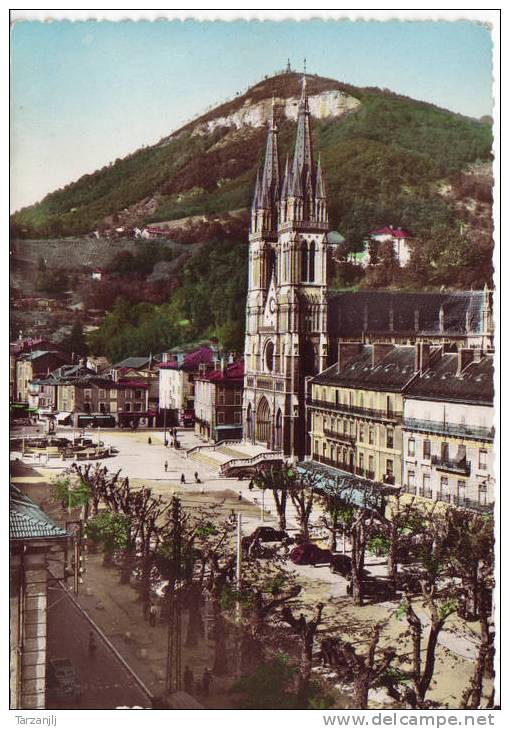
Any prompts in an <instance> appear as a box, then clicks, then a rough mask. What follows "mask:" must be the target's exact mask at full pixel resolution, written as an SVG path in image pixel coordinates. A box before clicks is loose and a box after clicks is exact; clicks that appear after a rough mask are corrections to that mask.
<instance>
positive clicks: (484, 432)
mask: <svg viewBox="0 0 510 729" xmlns="http://www.w3.org/2000/svg"><path fill="white" fill-rule="evenodd" d="M403 425H404V427H405V428H407V430H413V431H419V432H422V433H438V434H440V435H451V436H456V437H460V438H472V439H474V440H483V441H487V442H492V441H493V440H494V428H485V427H482V426H481V425H468V424H463V423H448V422H440V421H436V420H419V419H417V418H404V421H403Z"/></svg>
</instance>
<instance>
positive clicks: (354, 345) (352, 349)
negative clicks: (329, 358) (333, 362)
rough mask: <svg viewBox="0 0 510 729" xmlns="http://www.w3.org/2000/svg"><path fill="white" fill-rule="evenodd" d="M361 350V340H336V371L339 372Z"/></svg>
mask: <svg viewBox="0 0 510 729" xmlns="http://www.w3.org/2000/svg"><path fill="white" fill-rule="evenodd" d="M362 350H363V344H362V343H361V342H338V362H337V372H340V370H341V369H343V368H344V367H345V366H346V365H347V364H348V363H349V362H351V361H352V360H353V359H354V358H355V357H357V356H358V354H360V353H361V351H362Z"/></svg>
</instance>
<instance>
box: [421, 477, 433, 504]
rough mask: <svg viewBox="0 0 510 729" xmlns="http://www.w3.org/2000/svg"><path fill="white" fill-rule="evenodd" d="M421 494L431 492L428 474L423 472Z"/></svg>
mask: <svg viewBox="0 0 510 729" xmlns="http://www.w3.org/2000/svg"><path fill="white" fill-rule="evenodd" d="M422 495H423V496H428V497H429V498H430V496H431V495H432V492H431V490H430V474H429V473H424V474H423V494H422Z"/></svg>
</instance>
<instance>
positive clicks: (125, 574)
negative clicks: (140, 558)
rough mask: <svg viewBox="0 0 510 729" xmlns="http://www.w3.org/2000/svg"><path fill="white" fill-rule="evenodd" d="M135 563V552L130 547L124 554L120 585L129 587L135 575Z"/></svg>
mask: <svg viewBox="0 0 510 729" xmlns="http://www.w3.org/2000/svg"><path fill="white" fill-rule="evenodd" d="M134 563H135V551H134V548H133V547H129V548H128V549H126V550H125V552H124V558H123V560H122V569H121V571H120V584H121V585H127V584H128V583H129V581H130V579H131V575H132V573H133V567H134Z"/></svg>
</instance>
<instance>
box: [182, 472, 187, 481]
mask: <svg viewBox="0 0 510 729" xmlns="http://www.w3.org/2000/svg"><path fill="white" fill-rule="evenodd" d="M181 483H186V477H185V475H184V474H183V473H181Z"/></svg>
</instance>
